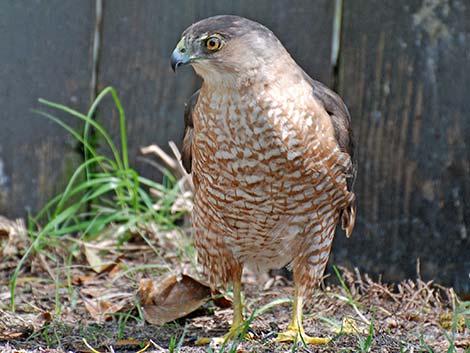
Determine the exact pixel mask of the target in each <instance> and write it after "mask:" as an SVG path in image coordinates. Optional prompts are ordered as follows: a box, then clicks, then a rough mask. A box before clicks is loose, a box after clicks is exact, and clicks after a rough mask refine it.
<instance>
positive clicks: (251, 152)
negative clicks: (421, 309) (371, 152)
mask: <svg viewBox="0 0 470 353" xmlns="http://www.w3.org/2000/svg"><path fill="white" fill-rule="evenodd" d="M273 96H275V95H273V94H269V93H268V92H263V91H261V92H260V94H257V95H253V94H240V93H239V92H225V91H224V92H217V91H212V92H208V91H204V89H203V90H202V91H201V94H200V96H199V100H198V104H197V105H196V108H195V119H194V137H193V158H194V159H193V174H194V177H195V178H196V179H197V180H198V183H199V186H198V190H197V193H196V198H195V208H194V211H193V212H194V213H195V215H194V217H193V220H194V223H195V224H194V226H195V227H201V228H204V229H207V228H210V229H212V231H213V232H215V233H219V234H220V236H223V237H224V241H225V242H226V244H228V245H229V247H230V248H231V249H232V251H233V252H234V253H235V254H236V255H237V256H239V257H241V258H242V260H244V261H247V262H250V261H254V262H258V261H257V259H256V257H257V256H259V254H260V250H261V248H262V253H263V259H261V261H264V262H266V259H271V261H272V262H273V263H272V264H270V263H269V261H268V262H267V266H268V267H277V266H279V265H283V264H285V263H286V262H288V261H290V260H291V257H292V249H284V250H283V249H282V247H281V248H280V244H283V245H282V246H283V247H289V243H291V244H292V245H293V243H294V242H295V239H296V238H297V239H298V238H299V234H305V233H308V232H309V231H311V229H312V228H314V227H315V225H316V223H317V222H318V219H315V218H319V217H315V215H316V214H318V212H320V211H323V214H324V215H329V216H331V217H333V216H332V215H330V214H332V206H331V203H330V201H331V200H330V197H329V195H328V193H326V192H324V191H327V190H328V189H332V188H331V187H330V186H329V185H327V184H328V181H327V179H326V176H327V174H328V173H327V171H326V170H322V168H321V167H319V168H315V167H313V168H312V167H311V166H309V165H308V163H309V162H308V160H307V159H305V158H304V157H305V155H306V154H307V153H308V154H309V155H310V156H311V155H312V151H315V149H318V159H319V160H321V159H322V158H325V156H323V155H322V152H321V151H322V149H321V148H320V147H321V145H322V144H325V143H326V144H327V143H329V142H328V141H329V140H328V139H327V138H325V139H324V141H322V140H321V136H322V134H323V135H325V133H328V131H329V130H328V129H331V127H330V126H329V125H328V122H327V121H324V120H322V118H321V117H316V116H314V113H313V112H314V111H315V110H314V109H306V108H308V107H306V106H305V104H303V103H304V102H303V98H302V96H301V95H299V94H291V95H288V96H287V98H285V99H283V100H279V99H274V98H273ZM277 97H279V95H278V96H277ZM315 131H317V132H318V136H316V135H315ZM312 132H313V134H312ZM307 149H309V150H308V151H307ZM310 160H311V159H310ZM288 250H289V251H288ZM280 255H281V256H280ZM271 265H272V266H271Z"/></svg>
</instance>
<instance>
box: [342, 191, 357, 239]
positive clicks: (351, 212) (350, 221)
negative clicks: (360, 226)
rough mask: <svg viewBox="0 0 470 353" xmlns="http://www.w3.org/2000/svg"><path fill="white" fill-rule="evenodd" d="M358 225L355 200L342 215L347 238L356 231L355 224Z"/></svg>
mask: <svg viewBox="0 0 470 353" xmlns="http://www.w3.org/2000/svg"><path fill="white" fill-rule="evenodd" d="M355 223H356V200H355V199H353V200H352V202H351V203H350V204H349V205H348V207H346V208H345V209H343V212H342V214H341V228H342V229H343V230H344V231H346V236H347V237H348V238H349V237H350V236H351V233H352V231H353V229H354V224H355Z"/></svg>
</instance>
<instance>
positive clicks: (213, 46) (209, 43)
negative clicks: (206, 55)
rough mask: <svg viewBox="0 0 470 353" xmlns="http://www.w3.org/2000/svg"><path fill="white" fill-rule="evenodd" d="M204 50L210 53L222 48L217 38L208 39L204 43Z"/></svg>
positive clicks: (220, 41)
mask: <svg viewBox="0 0 470 353" xmlns="http://www.w3.org/2000/svg"><path fill="white" fill-rule="evenodd" d="M204 44H205V46H206V48H207V49H208V50H210V51H216V50H219V49H220V48H221V47H222V40H221V39H220V38H219V37H215V36H212V37H209V38H207V39H206V41H205V42H204Z"/></svg>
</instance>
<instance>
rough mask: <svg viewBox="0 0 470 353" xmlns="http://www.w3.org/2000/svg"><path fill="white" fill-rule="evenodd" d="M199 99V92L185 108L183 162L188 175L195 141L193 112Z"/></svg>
mask: <svg viewBox="0 0 470 353" xmlns="http://www.w3.org/2000/svg"><path fill="white" fill-rule="evenodd" d="M198 98H199V90H197V91H196V92H195V93H194V94H193V95H192V96H191V98H190V99H189V102H188V103H187V104H186V106H185V108H184V137H183V148H182V152H181V162H182V163H183V167H184V169H186V171H187V172H188V173H191V163H192V159H193V158H192V155H191V146H192V142H193V141H192V140H193V129H194V125H193V112H194V107H195V106H196V103H197V100H198Z"/></svg>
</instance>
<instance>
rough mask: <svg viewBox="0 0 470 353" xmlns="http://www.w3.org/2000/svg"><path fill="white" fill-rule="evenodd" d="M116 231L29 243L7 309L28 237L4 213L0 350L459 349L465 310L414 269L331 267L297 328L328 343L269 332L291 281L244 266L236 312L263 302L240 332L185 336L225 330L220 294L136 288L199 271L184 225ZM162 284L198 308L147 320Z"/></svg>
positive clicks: (226, 313)
mask: <svg viewBox="0 0 470 353" xmlns="http://www.w3.org/2000/svg"><path fill="white" fill-rule="evenodd" d="M15 227H16V228H15ZM116 234H118V231H117V230H116V232H112V231H111V232H108V235H107V236H106V237H102V238H101V239H100V240H99V241H88V242H83V241H81V240H79V239H77V238H73V237H64V238H61V239H60V240H56V241H52V240H51V242H50V244H49V246H48V247H47V248H45V249H41V250H40V251H33V252H32V253H31V255H30V256H29V257H28V258H27V260H26V261H25V262H24V264H23V266H22V267H21V269H20V271H19V276H18V278H17V283H16V290H15V293H14V299H15V300H14V301H15V306H14V307H15V311H14V312H12V311H11V309H12V308H11V305H10V303H11V299H12V297H11V291H10V284H11V281H12V279H13V278H14V271H15V269H16V268H17V265H18V262H19V259H20V258H21V257H22V255H23V254H24V253H25V250H26V249H27V248H28V246H29V238H28V237H26V235H25V233H24V231H23V230H22V229H21V225H20V224H16V225H15V223H14V222H12V223H11V224H10V227H9V228H8V227H5V226H4V227H3V228H2V229H1V230H0V255H1V256H2V257H1V258H0V352H8V353H12V352H70V351H72V352H178V351H179V352H212V351H213V352H218V351H231V352H293V351H297V352H459V353H460V352H470V329H469V327H468V317H465V315H466V314H465V313H464V314H463V315H462V314H459V310H460V309H459V308H461V307H462V303H460V302H459V300H458V298H457V297H456V296H455V294H454V293H453V291H452V289H448V288H443V287H440V286H439V285H437V284H434V283H432V282H428V283H425V282H423V281H421V280H419V279H418V280H415V281H404V282H402V283H399V284H395V285H386V284H383V283H379V282H376V281H373V280H371V279H370V278H369V277H368V276H367V275H365V274H360V273H359V272H358V271H357V270H356V271H355V272H349V271H347V270H346V269H340V272H341V276H342V279H343V280H344V284H338V280H337V279H336V275H335V274H330V275H329V278H327V279H326V281H325V283H324V284H323V285H322V287H321V288H319V289H318V291H317V292H316V294H315V295H314V296H313V298H312V299H311V300H310V301H309V305H308V306H309V307H308V308H307V310H306V314H305V318H304V326H305V330H306V332H307V333H308V334H310V335H315V336H320V337H330V338H332V341H331V342H330V343H329V344H327V345H324V346H308V347H304V346H303V345H302V344H301V343H299V344H298V345H293V344H286V343H283V344H281V343H278V342H276V341H275V337H276V334H277V333H278V332H280V331H282V330H283V329H284V328H285V327H286V326H287V323H288V321H289V319H290V312H291V304H290V303H289V302H288V299H289V298H291V297H292V292H293V289H292V285H293V283H292V282H291V281H290V280H289V279H288V278H286V277H284V276H282V275H280V272H273V273H271V274H270V275H269V274H262V275H256V274H252V273H246V274H245V275H244V288H243V291H244V296H245V311H246V312H245V315H246V316H250V315H251V314H253V313H255V312H257V310H259V309H260V308H261V309H262V311H264V312H263V313H262V314H260V315H258V316H256V317H254V318H253V321H252V322H251V325H250V331H249V332H250V337H251V338H249V339H243V340H241V339H240V340H236V341H235V342H234V343H231V342H229V343H228V344H227V346H226V347H225V348H223V349H220V348H215V349H211V348H210V347H209V346H196V345H195V344H194V343H195V340H196V338H197V337H200V336H201V335H210V336H220V335H222V334H223V333H225V332H226V331H227V330H228V328H229V325H230V322H231V316H232V313H231V309H230V308H227V307H226V306H227V301H226V300H225V301H223V300H222V301H221V300H215V299H214V298H213V299H210V298H209V297H207V298H206V297H204V295H205V294H203V297H202V299H201V298H199V297H198V298H195V296H196V290H194V291H193V290H186V289H184V288H183V289H182V290H183V292H179V294H178V296H180V295H181V296H184V298H185V299H184V300H182V297H179V298H171V296H172V295H173V294H171V293H170V292H168V291H167V292H165V290H163V291H162V288H159V289H158V288H157V289H155V288H154V289H152V290H151V291H150V292H148V293H147V294H148V295H149V296H150V299H148V298H147V299H148V300H144V299H143V297H142V293H141V292H142V290H143V289H142V288H143V287H142V286H143V283H146V282H142V281H145V280H147V281H148V280H152V281H153V284H155V285H156V286H157V287H158V286H159V285H160V284H161V283H162V279H164V278H166V279H167V278H168V276H169V275H170V274H174V275H176V277H175V278H176V279H178V278H180V277H181V274H183V273H184V274H189V275H191V276H193V277H195V278H203V277H202V275H201V272H200V269H199V268H198V266H197V265H196V264H195V255H194V249H193V248H192V247H191V245H190V241H189V239H188V237H187V236H186V235H185V234H184V233H182V232H181V231H177V230H172V231H168V232H161V231H155V232H148V233H146V238H147V240H148V241H150V243H151V244H153V246H154V247H153V249H152V248H151V247H150V246H149V245H148V243H147V242H146V241H144V240H143V238H142V237H141V236H139V235H134V236H132V237H131V238H130V239H127V241H126V242H122V240H120V239H119V237H118V236H117V235H116ZM176 282H177V281H176ZM176 282H175V283H176ZM335 283H336V284H335ZM139 288H140V292H139V293H140V294H139V295H138V294H137V293H138V291H139ZM198 288H199V287H198ZM199 289H200V292H201V293H206V292H207V293H209V291H208V289H205V288H204V287H203V286H202V287H200V288H199ZM199 289H198V290H199ZM184 291H186V292H184ZM164 292H165V293H166V294H165V296H166V297H165V300H170V301H171V300H172V299H175V300H173V301H172V303H173V304H172V305H174V303H175V302H176V303H180V304H178V305H180V306H181V307H178V305H177V306H176V307H174V306H173V307H172V310H173V312H171V313H170V314H171V315H173V314H174V311H178V310H182V311H184V310H188V307H187V305H189V304H188V303H190V304H191V305H193V304H194V303H197V305H196V307H198V308H197V309H196V310H195V311H193V312H191V313H190V314H188V315H184V316H183V317H181V318H179V319H176V320H173V321H170V322H168V323H165V324H162V325H156V324H151V323H150V322H155V321H158V320H160V319H161V316H159V317H157V316H156V314H155V310H157V311H158V310H161V309H162V307H161V306H162V303H165V302H164V301H163V299H162V296H163V294H162V293H164ZM168 293H170V294H168ZM226 295H227V297H230V293H226ZM186 296H188V297H186ZM186 298H189V299H186ZM181 302H183V303H181ZM222 302H223V303H222ZM149 303H150V304H149ZM221 303H222V304H221ZM163 309H164V310H166V309H168V308H166V307H165V304H163ZM158 312H159V313H161V311H158ZM167 314H168V313H167ZM144 318H145V319H144Z"/></svg>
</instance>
